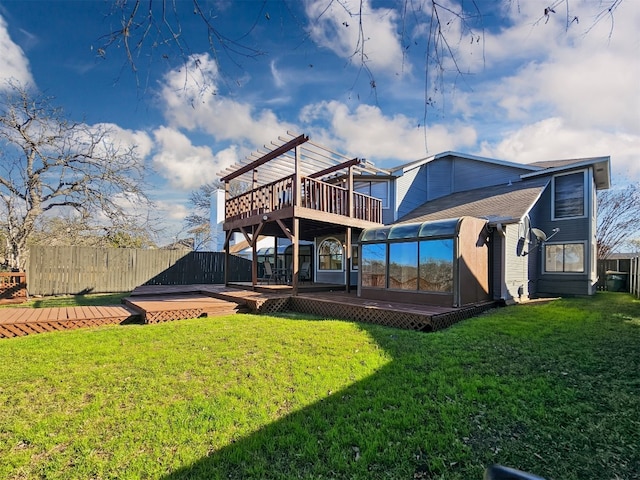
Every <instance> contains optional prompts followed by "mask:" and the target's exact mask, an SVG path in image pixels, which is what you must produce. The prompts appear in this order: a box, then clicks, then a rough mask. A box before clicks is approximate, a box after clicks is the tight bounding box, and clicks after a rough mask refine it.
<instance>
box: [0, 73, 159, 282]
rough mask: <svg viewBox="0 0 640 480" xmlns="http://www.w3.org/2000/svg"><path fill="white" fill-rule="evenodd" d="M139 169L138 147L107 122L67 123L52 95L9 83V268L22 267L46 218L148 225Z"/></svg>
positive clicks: (2, 116)
mask: <svg viewBox="0 0 640 480" xmlns="http://www.w3.org/2000/svg"><path fill="white" fill-rule="evenodd" d="M143 173H144V165H143V162H142V160H141V159H140V158H139V157H138V155H137V154H136V149H135V146H131V145H125V144H121V143H119V142H118V141H117V139H116V138H115V136H114V135H113V132H110V130H109V129H108V128H106V127H105V126H102V125H98V126H90V125H87V124H85V123H82V122H74V121H70V120H68V119H67V118H66V117H65V115H64V112H63V111H62V110H61V109H59V108H57V107H56V106H54V105H53V104H52V99H51V98H48V97H45V96H43V95H41V94H37V93H32V92H31V91H29V89H27V88H26V87H24V86H21V85H17V84H15V83H10V84H8V85H7V88H6V89H5V90H4V91H3V93H2V97H1V98H0V234H1V235H2V237H3V238H4V240H5V251H6V256H7V259H8V264H9V266H10V267H12V268H21V269H22V268H24V266H25V260H26V256H25V254H26V250H27V246H28V242H29V240H30V238H31V237H32V235H33V234H34V232H35V231H36V228H37V225H38V222H39V221H40V220H41V219H42V218H43V217H45V216H55V215H56V214H58V215H68V214H70V212H75V214H77V215H78V217H79V218H81V219H82V221H83V222H87V223H91V224H93V225H96V226H100V227H101V228H103V229H106V231H108V232H131V231H132V230H131V229H132V228H140V229H142V228H145V225H144V222H145V221H146V219H147V213H146V212H147V211H148V210H147V207H149V206H150V202H149V200H148V199H147V197H146V195H145V193H144V191H143V187H144V184H143V177H144V175H143ZM139 212H144V213H143V214H141V215H139V214H138V213H139Z"/></svg>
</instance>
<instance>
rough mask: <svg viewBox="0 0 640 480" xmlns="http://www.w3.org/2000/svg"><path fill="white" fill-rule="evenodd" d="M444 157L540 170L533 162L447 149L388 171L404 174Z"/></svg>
mask: <svg viewBox="0 0 640 480" xmlns="http://www.w3.org/2000/svg"><path fill="white" fill-rule="evenodd" d="M446 157H458V158H463V159H465V160H475V161H477V162H483V163H490V164H493V165H502V166H504V167H511V168H517V169H520V170H522V171H530V172H536V171H538V170H541V167H538V166H536V165H534V164H525V163H516V162H508V161H506V160H498V159H495V158H488V157H479V156H477V155H469V154H467V153H460V152H451V151H447V152H442V153H438V154H436V155H432V156H430V157H425V158H422V159H420V160H414V161H412V162H409V163H405V164H404V165H400V166H397V167H394V168H392V169H391V170H390V171H391V174H392V175H396V176H400V175H403V174H405V173H406V172H408V171H409V170H413V169H414V168H417V167H420V166H422V165H425V164H427V163H430V162H433V161H435V160H439V159H441V158H446Z"/></svg>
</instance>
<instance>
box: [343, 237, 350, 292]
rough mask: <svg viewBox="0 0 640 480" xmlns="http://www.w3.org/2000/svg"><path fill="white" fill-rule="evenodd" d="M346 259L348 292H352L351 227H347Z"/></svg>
mask: <svg viewBox="0 0 640 480" xmlns="http://www.w3.org/2000/svg"><path fill="white" fill-rule="evenodd" d="M344 243H345V247H344V248H345V250H346V252H345V255H344V258H345V261H346V264H347V265H346V268H347V274H346V276H345V277H346V281H347V293H351V227H347V233H346V235H345V242H344Z"/></svg>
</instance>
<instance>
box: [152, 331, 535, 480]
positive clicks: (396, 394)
mask: <svg viewBox="0 0 640 480" xmlns="http://www.w3.org/2000/svg"><path fill="white" fill-rule="evenodd" d="M360 327H361V328H362V329H363V330H365V331H367V332H368V333H369V334H370V335H371V336H372V338H374V339H375V341H376V342H377V343H378V345H379V346H380V347H381V348H383V349H384V350H385V351H386V352H387V353H388V354H389V355H390V356H391V357H392V361H391V362H390V363H388V364H387V365H385V366H384V367H382V368H381V369H379V370H378V371H376V372H375V373H374V374H373V375H371V376H369V377H367V378H366V379H363V380H361V381H358V382H356V383H354V384H352V385H350V386H349V387H347V388H346V389H343V390H341V391H339V392H334V393H331V394H330V395H328V396H327V397H325V398H323V399H322V400H320V401H318V402H317V403H315V404H313V405H309V406H307V407H305V408H302V409H301V410H298V411H295V412H292V413H290V414H288V415H287V416H285V417H283V418H281V419H280V420H277V421H275V422H273V423H271V424H269V425H268V426H266V427H264V428H262V429H261V430H259V431H256V432H253V433H251V434H249V435H248V436H246V437H243V438H239V439H238V440H237V441H236V442H234V443H233V444H231V445H228V446H225V447H223V448H220V449H216V450H213V451H212V452H211V453H210V454H209V455H208V456H206V457H203V458H202V459H200V460H199V461H197V462H196V463H194V464H192V465H190V466H187V467H184V468H181V469H179V470H177V471H175V472H172V473H171V474H168V475H167V476H165V477H164V479H165V480H177V479H203V480H204V479H215V478H233V479H236V478H237V479H246V478H259V479H267V478H269V479H270V478H362V479H369V478H407V479H409V478H421V479H429V478H440V477H441V476H444V477H443V478H460V479H462V478H465V479H466V478H468V479H481V478H482V475H483V470H484V468H485V467H486V466H488V465H490V464H491V463H494V462H497V461H498V460H502V461H504V462H508V463H511V465H513V466H517V467H518V468H524V469H528V468H531V469H535V468H537V469H538V470H539V469H540V465H536V464H537V463H539V461H538V460H536V459H535V458H533V457H532V456H531V455H528V456H525V455H519V454H518V453H515V454H513V452H512V453H511V454H509V453H507V450H509V448H508V447H507V448H505V449H504V451H503V453H502V455H501V457H502V458H499V457H496V452H497V450H496V449H498V450H500V449H499V448H498V447H497V445H498V444H502V443H503V442H504V443H509V442H512V443H513V441H514V439H515V437H513V436H512V432H519V433H518V435H521V436H526V433H527V432H526V430H527V429H526V427H525V426H523V425H522V424H518V425H514V424H510V426H509V433H508V434H506V435H507V436H506V437H500V438H496V435H502V433H498V434H496V432H493V433H492V432H491V431H490V425H489V423H490V422H491V420H490V417H491V415H488V414H487V410H490V409H491V407H487V404H489V405H490V404H491V402H492V401H493V400H495V399H496V398H499V397H500V396H501V394H502V393H501V392H502V389H507V388H510V387H509V386H505V385H503V384H502V383H501V381H500V380H498V381H496V379H495V377H496V376H495V375H492V377H493V378H487V377H486V376H485V375H486V373H485V372H484V370H483V372H482V373H476V372H474V371H473V368H474V367H473V366H472V365H473V362H474V361H475V360H473V359H474V358H477V356H478V351H467V353H465V347H461V348H460V349H458V350H457V351H453V352H450V351H448V350H447V351H444V350H446V349H443V350H437V349H434V352H433V355H431V354H429V355H425V352H424V349H425V347H426V346H428V345H429V342H425V337H423V336H426V335H437V334H419V333H416V332H408V331H402V330H397V329H392V328H386V327H379V326H376V325H367V324H361V325H360ZM447 343H449V342H447ZM436 350H437V351H436ZM511 381H515V382H517V381H518V379H516V378H515V377H514V378H513V379H508V380H507V383H508V384H510V382H511ZM521 395H522V396H524V397H526V392H522V394H521ZM492 399H493V400H492ZM529 400H530V399H529ZM522 401H523V402H526V401H527V400H526V398H525V399H522ZM525 408H526V406H525ZM509 421H510V422H513V421H514V420H513V419H512V418H510V420H509ZM483 429H484V430H483ZM516 452H517V451H516ZM519 457H525V458H519ZM514 462H518V463H517V464H514ZM538 473H539V474H542V472H540V471H538Z"/></svg>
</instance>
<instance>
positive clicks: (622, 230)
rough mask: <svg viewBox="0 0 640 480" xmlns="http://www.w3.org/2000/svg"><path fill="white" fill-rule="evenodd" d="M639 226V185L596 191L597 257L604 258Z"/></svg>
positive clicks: (626, 239) (622, 243)
mask: <svg viewBox="0 0 640 480" xmlns="http://www.w3.org/2000/svg"><path fill="white" fill-rule="evenodd" d="M638 228H640V185H636V184H631V185H629V186H627V187H626V188H625V189H623V190H603V191H600V192H598V228H597V243H598V258H599V259H606V258H607V257H608V256H609V255H610V254H611V253H614V252H615V251H616V249H618V248H619V247H621V246H622V245H624V244H625V243H627V242H628V241H629V240H630V239H631V238H630V237H631V236H632V235H634V234H637V233H638Z"/></svg>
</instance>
